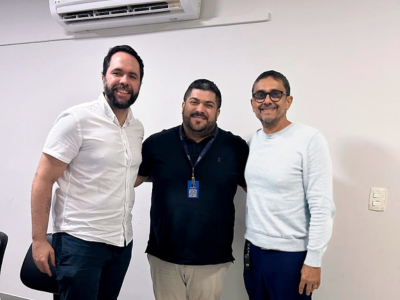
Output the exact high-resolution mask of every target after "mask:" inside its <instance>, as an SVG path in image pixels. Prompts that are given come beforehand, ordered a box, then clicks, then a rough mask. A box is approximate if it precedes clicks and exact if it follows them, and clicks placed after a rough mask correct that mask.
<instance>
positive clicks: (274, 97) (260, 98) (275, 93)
mask: <svg viewBox="0 0 400 300" xmlns="http://www.w3.org/2000/svg"><path fill="white" fill-rule="evenodd" d="M268 95H269V98H270V99H271V101H272V102H278V101H279V100H281V98H282V96H283V95H286V93H285V92H282V91H279V90H271V91H270V92H269V93H267V92H264V91H257V92H255V93H254V94H253V99H254V100H255V101H256V102H257V103H263V102H264V101H265V99H267V96H268Z"/></svg>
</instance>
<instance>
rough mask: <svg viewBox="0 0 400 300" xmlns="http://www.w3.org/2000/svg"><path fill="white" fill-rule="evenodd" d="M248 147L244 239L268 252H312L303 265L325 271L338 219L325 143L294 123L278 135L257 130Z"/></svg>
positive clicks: (277, 133) (316, 131)
mask: <svg viewBox="0 0 400 300" xmlns="http://www.w3.org/2000/svg"><path fill="white" fill-rule="evenodd" d="M249 147H250V154H249V158H248V161H247V166H246V171H245V176H246V183H247V212H246V225H247V230H246V234H245V238H246V239H247V240H249V241H250V242H251V243H252V244H254V245H256V246H258V247H261V248H265V249H274V250H280V251H288V252H295V251H305V250H307V256H306V259H305V262H304V263H305V264H306V265H309V266H312V267H320V266H321V259H322V254H323V252H324V251H325V250H326V247H327V243H328V241H329V239H330V237H331V235H332V222H333V216H334V214H335V205H334V203H333V199H332V167H331V159H330V155H329V150H328V146H327V143H326V141H325V139H324V137H323V136H322V134H321V133H320V132H319V131H318V130H316V129H314V128H312V127H309V126H305V125H302V124H299V123H292V124H290V125H289V126H288V127H286V128H284V129H283V130H281V131H279V132H276V133H273V134H265V133H264V131H263V130H261V129H260V130H258V131H257V132H256V133H255V135H254V136H253V137H252V138H251V140H250V141H249Z"/></svg>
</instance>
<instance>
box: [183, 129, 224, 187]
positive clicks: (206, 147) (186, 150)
mask: <svg viewBox="0 0 400 300" xmlns="http://www.w3.org/2000/svg"><path fill="white" fill-rule="evenodd" d="M182 127H183V126H180V127H179V137H180V139H181V143H182V146H183V150H184V151H185V154H186V157H187V158H188V160H189V163H190V165H191V166H192V182H194V181H195V178H194V168H195V167H196V166H197V165H198V164H199V162H200V161H201V159H202V158H203V157H204V155H206V153H207V151H208V150H209V149H210V147H211V144H212V143H213V142H214V140H215V138H216V137H217V134H218V127H217V126H215V129H214V132H213V133H214V136H213V137H212V139H211V140H209V141H208V143H207V145H206V146H205V147H204V148H203V151H201V153H200V155H199V157H198V158H197V160H196V162H195V164H194V165H193V163H192V159H191V157H190V153H189V148H188V146H187V145H186V142H185V139H184V138H183V129H182Z"/></svg>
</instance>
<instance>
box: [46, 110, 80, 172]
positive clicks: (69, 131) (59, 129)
mask: <svg viewBox="0 0 400 300" xmlns="http://www.w3.org/2000/svg"><path fill="white" fill-rule="evenodd" d="M81 145H82V135H81V128H80V123H79V120H78V117H77V116H76V115H75V114H74V113H73V112H63V113H62V114H61V115H60V116H59V117H58V118H57V120H56V122H55V123H54V126H53V128H52V129H51V131H50V133H49V135H48V136H47V139H46V142H45V144H44V147H43V153H46V154H48V155H51V156H53V157H55V158H57V159H58V160H61V161H62V162H64V163H67V164H69V163H70V162H71V160H72V159H74V158H75V157H76V156H77V155H78V153H79V149H80V147H81Z"/></svg>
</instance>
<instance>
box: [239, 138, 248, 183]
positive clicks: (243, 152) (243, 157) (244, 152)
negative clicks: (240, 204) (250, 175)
mask: <svg viewBox="0 0 400 300" xmlns="http://www.w3.org/2000/svg"><path fill="white" fill-rule="evenodd" d="M239 146H240V153H239V159H240V163H239V168H240V170H239V171H240V173H239V174H240V177H239V181H238V185H239V186H241V187H243V188H245V187H247V184H246V180H245V178H244V171H245V168H246V163H247V158H248V156H249V146H248V145H247V143H246V142H245V141H244V140H242V139H241V140H240V145H239Z"/></svg>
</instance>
